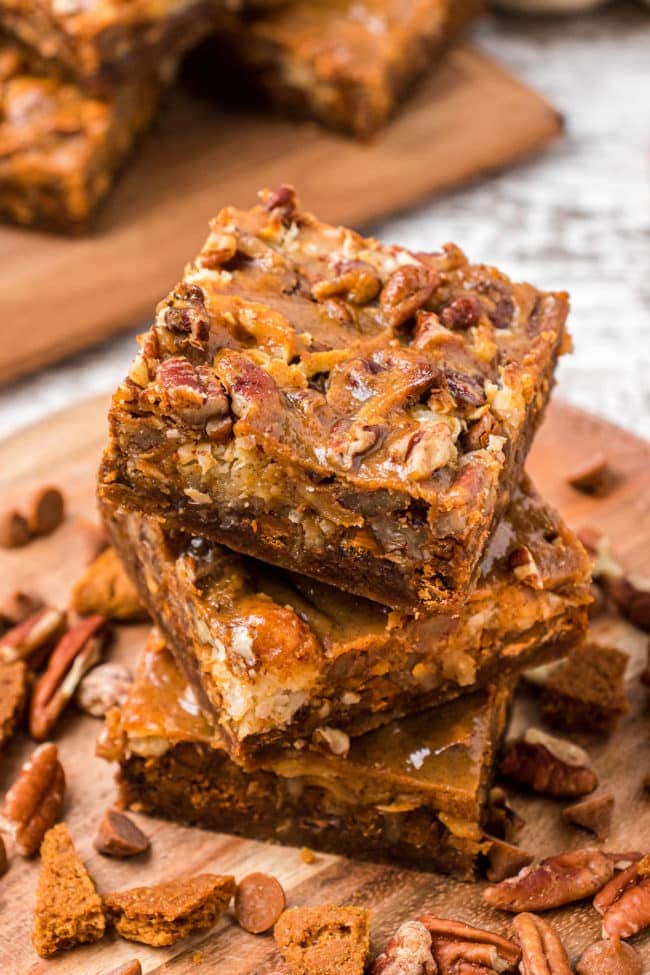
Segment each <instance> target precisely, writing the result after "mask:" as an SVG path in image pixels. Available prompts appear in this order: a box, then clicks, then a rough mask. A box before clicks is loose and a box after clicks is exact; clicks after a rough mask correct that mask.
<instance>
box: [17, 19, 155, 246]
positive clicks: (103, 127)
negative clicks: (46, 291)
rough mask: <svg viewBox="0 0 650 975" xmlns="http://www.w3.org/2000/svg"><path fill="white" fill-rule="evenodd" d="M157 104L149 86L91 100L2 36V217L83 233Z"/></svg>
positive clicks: (127, 88)
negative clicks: (47, 73)
mask: <svg viewBox="0 0 650 975" xmlns="http://www.w3.org/2000/svg"><path fill="white" fill-rule="evenodd" d="M157 103H158V85H157V84H154V83H153V82H148V83H143V84H141V85H138V84H133V85H128V86H126V87H124V88H122V89H121V90H120V91H119V92H116V93H115V95H113V96H111V97H110V98H108V99H103V98H93V97H91V96H90V95H87V94H85V93H84V92H83V91H81V89H80V88H79V87H78V86H77V85H76V84H72V83H68V82H63V81H61V80H60V79H58V78H56V77H53V76H48V75H46V73H45V71H44V69H43V66H42V64H40V63H38V62H37V61H36V60H35V59H34V58H33V57H32V56H31V55H30V54H28V53H27V52H26V50H25V49H24V48H22V47H20V46H19V45H17V44H16V43H14V42H13V41H11V40H8V39H6V38H0V218H2V219H4V220H10V221H12V222H14V223H17V224H21V225H23V226H36V227H43V228H45V229H47V230H56V231H64V232H66V233H74V232H78V231H80V230H83V229H84V228H85V226H86V225H87V223H88V220H89V219H90V217H91V215H92V213H93V211H94V210H95V208H96V207H97V205H98V204H99V202H100V201H101V200H102V199H103V197H104V196H105V195H106V193H107V192H108V189H109V188H110V186H111V184H112V182H113V178H114V176H115V172H116V170H117V169H118V168H119V166H120V165H121V163H122V162H123V160H124V159H125V157H126V156H127V154H128V152H129V150H130V149H131V146H132V144H133V142H134V141H135V139H136V137H137V135H138V134H139V133H140V132H141V131H142V130H143V129H144V128H145V127H146V125H147V124H148V123H149V121H150V120H151V118H152V117H153V114H154V111H155V109H156V106H157Z"/></svg>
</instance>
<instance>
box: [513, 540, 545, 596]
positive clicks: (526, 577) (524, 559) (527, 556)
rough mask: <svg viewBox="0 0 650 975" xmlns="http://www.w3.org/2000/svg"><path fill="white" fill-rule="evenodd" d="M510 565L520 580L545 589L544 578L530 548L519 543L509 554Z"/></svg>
mask: <svg viewBox="0 0 650 975" xmlns="http://www.w3.org/2000/svg"><path fill="white" fill-rule="evenodd" d="M508 567H509V568H510V570H511V571H512V574H513V575H514V577H515V579H517V581H518V582H523V583H525V585H527V586H530V587H531V589H543V588H544V580H543V578H542V574H541V572H540V571H539V568H538V566H537V563H536V562H535V559H534V558H533V555H532V553H531V551H530V549H529V548H527V547H526V546H525V545H519V546H518V547H517V548H515V549H513V550H512V552H511V553H510V555H509V556H508Z"/></svg>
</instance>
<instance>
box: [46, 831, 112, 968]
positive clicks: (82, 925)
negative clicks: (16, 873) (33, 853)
mask: <svg viewBox="0 0 650 975" xmlns="http://www.w3.org/2000/svg"><path fill="white" fill-rule="evenodd" d="M105 926H106V920H105V917H104V911H103V908H102V901H101V898H100V896H99V894H98V893H97V891H96V889H95V884H94V883H93V881H92V878H91V876H90V874H89V873H88V871H87V870H86V868H85V867H84V865H83V863H82V862H81V860H80V859H79V855H78V854H77V851H76V850H75V848H74V844H73V842H72V839H71V837H70V833H69V832H68V827H67V826H66V825H65V823H59V824H58V826H54V827H52V829H50V830H48V832H47V833H46V834H45V839H44V840H43V843H42V845H41V873H40V877H39V881H38V893H37V895H36V909H35V911H34V932H33V936H32V940H33V943H34V947H35V948H36V951H37V952H38V953H39V955H41V957H42V958H49V957H50V955H53V954H55V952H57V951H61V950H62V949H65V948H73V947H74V946H75V945H80V944H87V943H89V942H92V941H99V939H100V938H101V937H103V934H104V928H105Z"/></svg>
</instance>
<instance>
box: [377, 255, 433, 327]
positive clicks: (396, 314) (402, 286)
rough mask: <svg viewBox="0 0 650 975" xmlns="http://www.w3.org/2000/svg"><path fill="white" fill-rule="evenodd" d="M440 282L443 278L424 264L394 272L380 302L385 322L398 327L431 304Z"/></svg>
mask: <svg viewBox="0 0 650 975" xmlns="http://www.w3.org/2000/svg"><path fill="white" fill-rule="evenodd" d="M439 283H440V275H439V274H438V272H437V271H434V270H433V268H429V267H425V266H424V265H423V264H405V265H404V266H403V267H398V268H397V270H396V271H393V273H392V274H391V276H390V277H389V278H388V281H387V282H386V284H385V285H384V287H383V289H382V292H381V297H380V299H379V303H380V305H381V310H382V312H383V315H384V319H385V321H386V323H387V324H388V325H390V326H391V327H392V328H399V326H400V325H403V324H404V323H405V322H407V321H408V320H409V318H412V317H413V315H415V313H416V312H417V311H418V310H419V309H420V308H423V307H424V305H426V303H427V302H428V300H429V298H430V297H431V295H432V294H433V292H434V291H435V290H436V288H437V287H438V284H439Z"/></svg>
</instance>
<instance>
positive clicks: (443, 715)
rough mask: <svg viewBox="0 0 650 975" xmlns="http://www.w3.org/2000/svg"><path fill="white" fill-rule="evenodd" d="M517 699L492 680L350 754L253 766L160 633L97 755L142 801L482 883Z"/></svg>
mask: <svg viewBox="0 0 650 975" xmlns="http://www.w3.org/2000/svg"><path fill="white" fill-rule="evenodd" d="M510 698H511V690H510V688H509V687H508V686H506V685H504V686H502V687H500V688H489V689H485V690H483V691H480V692H477V693H475V694H472V695H469V696H467V697H465V698H462V699H459V700H456V701H453V702H450V703H448V704H446V705H444V706H442V707H440V708H437V709H435V710H430V711H424V712H422V713H421V714H419V715H417V716H414V717H410V718H405V719H402V720H401V721H395V722H393V723H391V724H389V725H385V726H384V727H383V728H380V729H378V730H376V731H372V732H369V733H368V734H366V735H363V736H361V737H360V738H357V739H355V740H354V741H353V742H352V743H351V747H350V751H349V753H348V755H347V757H345V758H343V757H337V756H335V755H331V754H328V755H323V754H319V753H316V752H309V751H302V752H301V751H299V750H296V749H292V748H289V749H287V750H286V752H285V753H283V754H282V755H276V758H275V759H274V761H273V762H272V763H271V764H270V765H269V767H268V768H265V769H258V770H256V771H254V772H245V771H244V770H242V769H241V768H240V767H239V766H238V765H235V764H234V762H232V761H231V760H230V759H229V757H228V755H227V753H226V752H225V751H224V749H223V748H222V747H221V746H220V745H219V744H218V738H216V737H215V736H216V734H217V732H216V730H215V727H214V726H213V725H212V724H210V722H209V721H208V720H207V718H206V717H205V716H204V715H203V714H202V712H201V711H200V709H199V707H198V705H197V701H196V698H195V696H194V694H193V691H192V690H191V688H190V686H189V685H188V684H187V682H186V681H185V679H184V677H183V676H182V675H181V673H180V671H179V670H178V669H177V667H176V665H175V664H174V662H173V658H172V656H171V654H170V653H169V651H168V650H167V649H166V647H165V645H164V642H163V641H162V640H161V638H160V637H159V636H158V635H157V633H156V631H154V632H153V633H152V636H151V638H150V640H149V642H148V645H147V647H146V648H145V651H144V655H143V658H142V660H141V662H140V665H139V669H138V673H137V676H136V679H135V682H134V684H133V686H132V689H131V691H130V694H129V697H128V699H127V701H126V703H125V704H124V705H123V706H122V708H121V710H118V709H115V710H113V711H112V712H110V713H109V716H108V718H107V725H106V729H105V731H104V734H103V735H102V738H101V739H100V742H99V744H98V754H99V755H101V756H102V757H103V758H106V759H108V760H110V761H115V760H116V761H118V762H119V764H120V771H119V774H118V782H119V788H120V796H121V800H122V802H123V804H124V805H126V806H127V807H129V808H130V809H134V810H139V811H142V812H146V813H151V814H154V815H159V816H164V817H166V818H169V819H172V820H175V821H177V822H181V823H186V824H191V825H195V826H202V827H205V828H208V829H214V830H218V831H222V832H227V833H235V834H236V835H239V836H245V837H250V838H254V839H261V840H276V841H278V842H280V843H284V844H288V845H292V846H302V845H305V846H309V847H311V848H313V849H315V850H322V851H325V852H330V853H338V854H342V855H345V856H351V857H355V858H357V859H368V860H375V861H384V862H391V863H400V864H404V865H410V866H415V867H418V868H419V869H424V870H437V871H440V872H443V873H450V874H452V875H454V876H456V877H459V878H461V879H472V878H473V877H474V876H475V875H476V871H477V863H478V859H479V856H480V854H481V852H482V851H483V850H484V849H485V841H484V837H483V831H482V825H483V821H484V815H485V808H486V797H487V794H488V790H489V786H490V780H491V776H492V769H493V767H494V763H495V759H496V754H497V751H498V748H499V745H500V742H501V739H502V736H503V733H504V730H505V726H506V721H507V715H508V708H509V702H510Z"/></svg>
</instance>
